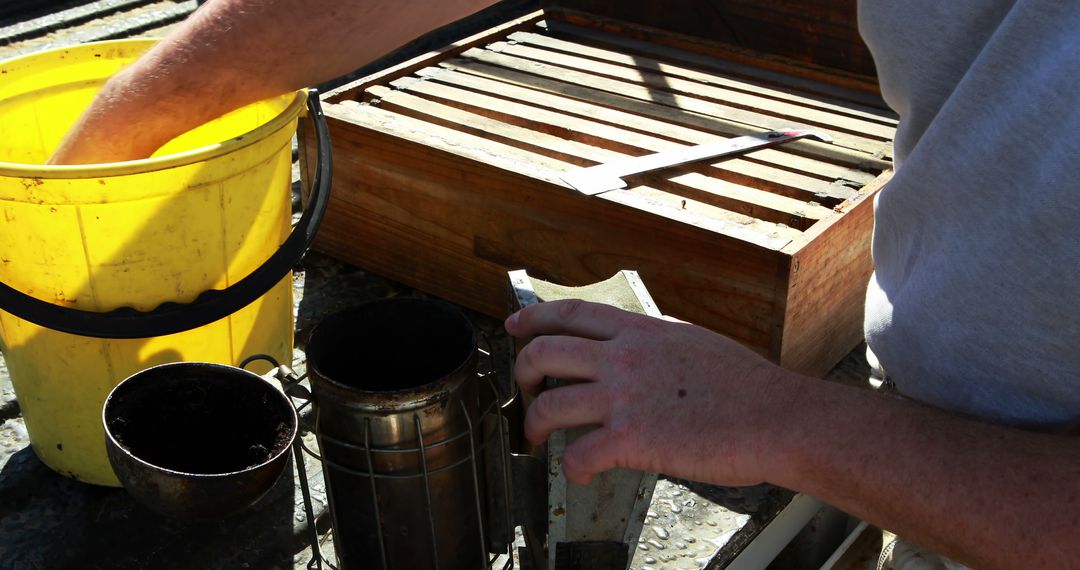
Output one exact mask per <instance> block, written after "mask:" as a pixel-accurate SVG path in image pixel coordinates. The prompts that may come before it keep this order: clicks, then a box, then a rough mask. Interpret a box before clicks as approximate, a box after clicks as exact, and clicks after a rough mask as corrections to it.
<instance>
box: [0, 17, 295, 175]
mask: <svg viewBox="0 0 1080 570" xmlns="http://www.w3.org/2000/svg"><path fill="white" fill-rule="evenodd" d="M159 41H160V38H152V39H145V38H143V39H139V38H135V39H121V40H108V41H100V42H87V43H84V44H78V45H73V46H65V47H58V48H52V49H47V50H42V51H38V52H34V53H29V54H25V55H20V56H16V57H13V58H10V59H5V60H0V68H2V67H5V66H8V65H11V64H14V63H24V62H26V61H28V60H32V59H37V58H42V59H44V58H49V57H56V56H58V55H61V54H62V53H65V52H67V53H70V52H71V51H72V50H78V51H89V50H93V49H96V48H100V47H103V46H116V45H121V44H128V45H139V44H142V45H145V46H146V48H147V49H150V48H151V47H153V46H154V45H155V44H157V43H158V42H159ZM143 53H145V51H144V52H143ZM141 56H142V54H139V56H137V57H136V59H137V58H138V57H141ZM134 61H135V60H132V63H134ZM288 95H289V93H282V94H281V95H278V96H274V97H269V98H268V99H276V98H278V97H285V96H288ZM292 96H293V97H292V100H291V101H289V104H288V105H286V106H285V108H284V109H282V110H281V112H279V113H278V114H277V115H275V116H274V117H273V118H271V119H270V120H268V121H266V122H264V123H263V124H261V125H259V126H257V127H255V128H254V129H252V130H250V131H247V132H246V133H244V134H242V135H239V136H236V137H233V138H230V139H227V140H224V141H220V142H217V143H213V144H209V145H205V146H202V147H198V148H194V149H191V150H185V151H183V152H177V153H172V154H167V155H165V156H158V157H151V158H140V159H137V160H128V161H123V162H104V163H98V164H27V163H20V162H4V161H0V176H8V177H19V178H50V179H58V178H59V179H81V178H104V177H110V176H126V175H133V174H143V173H146V172H155V171H160V170H168V169H170V168H177V167H181V166H188V165H191V164H196V163H199V162H204V161H207V160H210V159H212V158H217V157H219V156H224V155H226V154H229V153H232V152H234V151H237V150H240V149H242V148H245V147H248V146H251V145H253V144H255V143H258V142H260V141H262V140H263V139H265V138H267V137H268V136H270V135H271V134H272V133H275V132H277V131H279V130H280V129H282V128H284V127H286V126H287V125H288V124H289V123H291V122H292V121H294V120H295V119H296V118H297V117H299V116H300V114H301V113H302V112H303V111H304V108H305V105H306V103H307V98H308V90H307V89H298V90H296V91H294V92H293V93H292ZM263 100H264V101H265V100H267V99H263Z"/></svg>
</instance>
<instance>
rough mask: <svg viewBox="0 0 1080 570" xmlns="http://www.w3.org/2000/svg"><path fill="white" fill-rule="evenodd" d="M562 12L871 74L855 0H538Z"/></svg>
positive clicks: (554, 11)
mask: <svg viewBox="0 0 1080 570" xmlns="http://www.w3.org/2000/svg"><path fill="white" fill-rule="evenodd" d="M541 5H542V6H543V7H544V9H545V10H547V11H548V13H549V17H551V18H553V19H554V18H563V17H566V14H567V13H570V14H573V13H579V14H581V13H583V14H587V15H589V16H591V17H592V18H591V19H592V20H593V21H596V20H597V17H603V18H610V19H614V20H623V21H626V22H632V23H635V24H639V25H646V26H649V27H651V28H659V29H661V30H667V31H670V32H676V33H680V34H685V35H688V36H693V37H698V38H704V39H707V40H710V41H713V42H724V43H727V44H732V45H735V46H740V47H743V48H748V49H752V50H755V51H759V52H764V53H770V54H776V55H781V56H785V57H789V58H793V59H797V60H800V61H805V62H811V63H815V64H818V65H822V66H826V67H831V68H835V69H839V70H845V71H849V72H853V73H858V74H862V75H868V76H872V75H873V74H874V63H873V59H872V58H871V56H870V51H869V49H867V47H866V44H865V43H864V42H863V41H862V38H861V36H860V35H859V30H858V22H857V18H856V0H722V1H721V0H712V1H700V0H699V1H696V2H650V1H648V0H544V1H542V2H541Z"/></svg>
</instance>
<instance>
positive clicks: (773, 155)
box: [417, 68, 876, 199]
mask: <svg viewBox="0 0 1080 570" xmlns="http://www.w3.org/2000/svg"><path fill="white" fill-rule="evenodd" d="M417 74H418V75H419V76H420V77H422V78H424V79H428V80H431V81H435V82H438V83H444V84H447V85H452V86H456V87H461V88H464V89H468V90H471V91H474V92H478V93H490V94H492V95H494V96H498V97H502V98H506V99H510V100H515V101H522V102H524V103H528V104H529V105H533V106H536V107H542V108H546V109H554V110H557V111H561V112H563V113H568V114H572V115H575V116H578V117H586V118H590V119H593V120H596V121H602V122H604V123H607V124H611V125H619V126H622V127H623V128H627V129H633V130H636V131H638V132H642V133H650V134H653V135H655V136H657V137H664V138H668V139H671V140H675V141H679V142H684V143H687V144H705V143H708V142H711V141H714V140H716V137H717V135H716V134H715V133H712V132H708V131H706V130H704V129H702V128H700V127H699V128H694V127H690V126H686V125H684V124H680V123H677V122H674V121H676V120H680V119H682V120H685V119H687V118H690V119H693V118H695V117H696V116H690V115H686V114H683V113H680V112H678V111H676V110H674V109H671V108H669V107H659V108H655V109H654V107H655V106H651V105H648V104H646V103H641V102H638V101H633V100H628V99H622V98H619V99H618V101H620V102H622V103H625V104H626V105H627V107H628V109H630V111H633V112H627V111H623V110H620V109H617V108H613V107H612V106H607V105H601V104H597V103H593V102H590V101H588V100H585V99H582V98H575V97H569V96H566V95H563V94H561V93H559V92H558V90H559V89H560V88H561V87H562V85H563V84H559V83H557V82H555V81H552V80H547V79H542V78H531V79H530V80H529V81H530V82H531V85H532V87H527V86H523V83H507V82H503V81H497V80H494V79H489V78H487V77H482V76H479V75H470V74H467V73H462V72H458V71H454V70H452V69H448V68H429V69H421V70H418V71H417ZM578 91H582V92H583V91H585V90H584V89H578ZM592 94H593V95H595V96H596V97H597V98H599V99H600V100H603V99H605V98H606V99H615V97H613V96H610V95H607V94H606V93H601V92H593V93H592ZM652 110H655V111H656V112H657V115H656V116H658V117H662V118H664V119H667V120H660V119H656V118H652V117H650V116H647V115H645V114H644V112H646V111H652ZM743 162H746V163H751V164H757V163H760V164H762V165H765V166H768V167H771V171H763V172H762V175H767V176H768V177H769V178H770V179H773V180H777V181H778V182H780V183H782V184H787V185H792V186H798V187H800V188H805V189H807V190H810V191H812V192H814V193H815V194H818V195H820V196H824V197H827V198H833V199H847V198H850V197H852V196H853V195H854V190H848V189H846V188H844V187H839V188H837V187H834V186H833V184H832V183H834V182H835V181H838V180H847V181H851V182H853V183H855V184H857V185H858V186H862V185H863V184H866V183H869V182H870V181H871V180H873V179H874V177H875V176H876V174H874V173H870V172H864V171H862V170H856V169H854V168H850V167H845V166H842V165H838V164H833V163H832V162H826V161H823V160H816V159H813V158H807V157H804V156H801V155H798V154H792V153H790V152H783V151H780V150H776V149H762V150H759V151H756V152H754V153H753V154H750V155H747V156H746V157H745V159H740V160H737V161H734V160H733V161H727V162H726V167H727V168H728V169H730V170H738V171H739V172H743V173H745V174H746V175H748V176H755V175H757V173H756V171H744V170H741V165H742V164H743ZM780 172H785V173H791V174H793V175H794V176H795V178H792V179H790V182H789V181H785V180H783V178H784V177H783V176H782V175H781V174H779V173H780ZM822 183H825V184H824V186H823V185H822Z"/></svg>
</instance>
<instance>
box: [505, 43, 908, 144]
mask: <svg viewBox="0 0 1080 570" xmlns="http://www.w3.org/2000/svg"><path fill="white" fill-rule="evenodd" d="M487 49H489V50H491V51H495V52H498V53H502V54H506V55H512V56H515V57H520V58H523V59H530V60H533V61H538V62H542V63H546V64H548V65H553V66H557V67H561V68H565V69H573V70H576V71H581V72H584V73H589V74H593V75H598V76H602V77H610V78H613V79H617V80H620V81H627V82H632V83H636V84H638V85H642V86H645V87H647V88H649V89H653V90H658V91H664V92H671V93H679V94H682V95H687V96H692V97H695V98H700V99H703V100H706V101H713V102H717V103H721V104H723V105H725V106H731V107H734V108H737V109H742V110H745V111H751V112H756V113H761V114H762V115H767V116H769V117H778V118H780V119H782V120H783V121H785V122H790V121H800V122H802V123H804V124H809V125H814V126H817V127H819V128H824V129H828V130H829V131H830V132H836V131H842V132H845V133H849V134H851V135H855V136H863V137H874V138H877V139H878V140H882V141H887V140H890V138H891V136H892V132H893V131H894V130H895V128H894V127H890V126H888V125H882V124H880V123H877V122H872V121H865V120H860V119H854V118H849V117H847V116H844V115H840V114H836V113H830V112H825V111H819V110H817V109H813V108H809V107H804V106H800V105H792V104H790V103H787V102H784V101H778V100H775V99H769V98H766V97H760V96H757V95H751V94H747V93H745V92H742V91H736V90H733V89H726V88H721V87H714V86H712V85H709V84H707V83H704V82H701V81H700V78H697V79H695V80H694V81H688V80H686V79H680V78H678V77H673V76H671V75H667V74H665V73H662V72H661V71H662V70H659V69H657V70H653V69H652V68H650V67H649V65H648V63H647V62H642V64H641V66H640V67H633V66H629V67H627V66H623V65H612V64H609V63H603V62H600V61H597V60H593V59H587V58H584V57H577V56H573V55H566V54H563V53H560V52H556V51H550V50H543V49H538V48H533V47H529V46H526V45H520V44H514V43H509V42H505V43H504V42H497V43H495V44H492V45H489V46H488V47H487Z"/></svg>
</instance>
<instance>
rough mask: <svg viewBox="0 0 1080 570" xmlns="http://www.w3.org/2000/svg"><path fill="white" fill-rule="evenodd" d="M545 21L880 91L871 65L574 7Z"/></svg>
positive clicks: (767, 34) (769, 34) (548, 15)
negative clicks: (828, 62) (796, 55)
mask: <svg viewBox="0 0 1080 570" xmlns="http://www.w3.org/2000/svg"><path fill="white" fill-rule="evenodd" d="M545 21H546V22H547V24H548V25H549V26H550V27H551V28H552V29H557V28H561V27H562V26H563V25H564V24H570V25H573V26H576V27H588V28H595V29H598V30H603V31H604V32H606V33H611V34H617V35H622V36H626V37H630V38H636V39H638V40H642V41H647V42H651V43H655V44H658V45H665V46H670V47H673V48H677V49H681V50H685V51H689V52H694V53H700V54H703V55H706V56H708V57H715V58H718V59H726V60H730V61H737V62H741V63H746V64H749V65H755V66H758V67H761V68H763V69H768V70H772V71H776V72H779V73H784V74H788V75H792V76H795V77H802V78H806V79H809V80H812V81H817V82H822V83H828V84H830V85H836V86H841V87H844V88H847V89H854V90H859V91H864V92H866V93H871V94H880V91H879V89H878V85H877V80H876V78H875V77H874V74H873V72H872V66H871V72H870V73H865V72H854V73H853V72H850V71H848V70H845V69H842V68H837V67H832V66H825V65H821V64H819V63H815V62H813V61H807V60H801V61H800V60H795V59H791V58H789V57H783V56H775V55H773V54H772V53H770V52H769V50H760V49H755V48H753V47H749V46H743V45H742V44H740V43H738V42H735V43H732V42H724V41H722V40H721V41H717V40H718V38H717V36H715V35H702V36H696V37H695V36H691V35H687V34H680V33H672V32H671V31H669V30H663V29H659V28H657V27H656V26H654V25H652V26H650V25H643V24H641V23H635V22H630V21H625V20H617V19H613V18H611V17H605V16H599V15H597V14H595V13H593V14H590V13H584V12H580V11H575V10H558V11H557V12H554V13H553V12H552V11H550V10H545ZM778 33H782V31H778V30H775V29H773V30H768V31H767V32H765V33H763V34H757V35H761V36H762V37H764V38H774V37H776V36H777V34H778Z"/></svg>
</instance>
